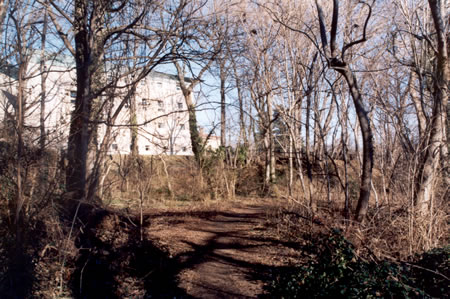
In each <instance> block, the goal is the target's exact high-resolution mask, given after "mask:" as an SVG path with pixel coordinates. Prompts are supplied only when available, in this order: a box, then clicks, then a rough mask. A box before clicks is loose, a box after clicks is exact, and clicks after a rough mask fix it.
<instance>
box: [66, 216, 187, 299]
mask: <svg viewBox="0 0 450 299" xmlns="http://www.w3.org/2000/svg"><path fill="white" fill-rule="evenodd" d="M89 218H90V219H89V222H88V225H87V226H86V227H84V228H83V233H81V234H80V236H79V237H78V238H77V240H76V245H77V247H78V248H79V250H80V254H79V257H78V259H77V260H76V262H75V264H74V267H75V270H74V272H73V274H72V276H71V280H70V287H71V289H72V293H73V294H74V296H75V297H76V298H124V297H131V298H189V296H188V295H187V294H186V293H185V292H184V291H183V290H182V289H180V288H178V286H177V277H176V275H177V271H176V269H177V267H176V263H175V262H174V261H173V259H171V258H170V255H169V254H168V253H167V252H165V251H163V250H161V249H160V248H158V247H156V246H155V245H154V244H153V243H152V242H150V241H148V240H142V241H141V237H140V229H139V227H138V226H136V225H135V224H134V223H135V222H136V219H131V218H130V217H125V216H123V215H119V214H118V213H115V212H111V211H106V210H102V211H96V212H93V215H91V216H90V217H89ZM133 220H134V221H133ZM105 221H106V222H107V224H108V225H109V227H108V229H105V228H104V227H102V225H103V224H104V222H105Z"/></svg>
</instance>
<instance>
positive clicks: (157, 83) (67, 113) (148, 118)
mask: <svg viewBox="0 0 450 299" xmlns="http://www.w3.org/2000/svg"><path fill="white" fill-rule="evenodd" d="M75 75H76V74H75V69H74V66H73V63H71V62H70V60H68V59H66V60H65V59H61V58H60V57H53V58H52V59H48V60H46V62H45V71H44V76H45V94H44V95H43V92H42V90H43V88H42V86H43V85H42V66H40V64H39V62H38V61H37V60H35V61H31V62H30V63H29V67H28V71H27V76H26V80H25V81H24V82H25V83H26V86H25V91H26V92H25V96H24V140H25V141H26V142H27V143H29V144H32V145H36V146H37V145H38V142H39V139H40V136H41V124H42V123H44V124H45V132H46V134H45V137H46V138H45V140H46V147H47V148H53V149H59V150H64V149H65V148H66V147H67V140H68V137H69V129H70V119H71V113H72V111H73V109H74V106H75V98H76V85H75V78H76V76H75ZM122 81H124V80H119V81H118V82H117V86H126V84H125V83H124V82H122ZM17 85H18V78H17V72H16V70H15V69H14V68H13V67H8V68H5V67H3V68H1V69H0V121H1V122H2V124H3V127H4V128H5V130H6V128H7V127H8V125H7V124H8V122H11V120H13V119H14V115H15V111H16V108H17V103H16V102H17V101H16V99H17ZM122 89H123V88H122ZM100 100H101V101H102V100H104V99H103V97H102V98H100ZM122 100H123V97H121V96H120V95H119V93H116V96H114V97H113V98H112V99H111V98H109V100H108V103H109V104H108V105H107V107H105V108H104V109H103V110H104V111H103V113H102V114H101V117H100V118H101V119H99V126H98V137H97V138H98V144H100V143H101V142H102V140H103V137H104V135H105V132H106V128H107V127H106V126H110V127H111V136H112V141H111V142H110V146H109V149H108V154H129V153H130V152H131V136H132V134H133V133H132V132H135V133H137V149H138V152H139V154H141V155H159V154H168V155H192V149H191V140H190V133H189V124H188V113H187V107H186V103H185V100H184V96H183V94H182V91H181V88H180V86H179V81H178V79H177V77H176V76H174V75H169V74H165V73H160V72H152V73H150V74H149V75H148V76H147V77H145V78H144V79H143V80H141V81H140V82H139V83H138V85H137V87H136V92H135V93H134V96H133V101H134V102H135V107H136V109H135V110H136V113H135V117H134V118H133V119H134V122H131V119H132V115H131V112H130V104H131V103H126V104H125V105H124V106H123V108H122V109H121V111H120V113H119V115H118V117H117V118H116V121H115V122H114V123H108V124H106V123H107V122H106V121H104V120H105V119H107V116H108V113H110V112H111V111H114V109H116V108H117V107H118V106H119V105H120V103H121V102H122ZM131 123H133V124H135V126H131Z"/></svg>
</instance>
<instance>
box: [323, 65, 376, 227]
mask: <svg viewBox="0 0 450 299" xmlns="http://www.w3.org/2000/svg"><path fill="white" fill-rule="evenodd" d="M331 63H332V64H331V67H332V68H334V69H335V70H337V71H338V72H339V73H341V74H342V75H343V76H344V78H345V80H346V82H347V85H348V87H349V89H350V94H351V95H352V99H353V103H354V105H355V110H356V114H357V116H358V121H359V125H360V129H361V134H362V140H363V161H362V162H363V165H362V175H361V186H360V193H359V199H358V205H357V207H356V214H355V220H356V221H358V222H360V221H362V220H363V219H364V217H365V216H366V214H367V209H368V207H369V199H370V189H371V186H372V168H373V134H372V128H371V127H370V120H369V116H368V114H367V111H366V109H365V108H364V105H363V101H362V96H361V93H360V92H359V88H358V82H357V81H356V78H355V76H354V74H353V73H352V71H351V70H350V69H349V67H348V66H347V65H342V63H339V62H336V61H332V62H331Z"/></svg>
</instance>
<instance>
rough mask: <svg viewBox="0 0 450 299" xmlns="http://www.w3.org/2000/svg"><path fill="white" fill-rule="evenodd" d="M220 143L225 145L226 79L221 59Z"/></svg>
mask: <svg viewBox="0 0 450 299" xmlns="http://www.w3.org/2000/svg"><path fill="white" fill-rule="evenodd" d="M219 67H220V70H219V71H220V145H221V146H225V145H226V140H225V139H226V106H225V100H226V97H225V80H226V75H227V74H226V70H225V63H224V61H222V62H221V63H220V66H219Z"/></svg>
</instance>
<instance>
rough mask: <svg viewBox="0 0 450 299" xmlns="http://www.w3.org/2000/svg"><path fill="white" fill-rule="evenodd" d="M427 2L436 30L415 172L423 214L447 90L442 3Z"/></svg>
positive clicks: (429, 200)
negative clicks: (428, 106)
mask: <svg viewBox="0 0 450 299" xmlns="http://www.w3.org/2000/svg"><path fill="white" fill-rule="evenodd" d="M428 3H429V5H430V9H431V15H432V17H433V22H434V27H435V29H436V36H437V54H436V56H437V57H436V58H437V61H436V69H435V73H434V82H433V83H434V85H433V101H434V104H433V112H432V116H431V126H430V137H429V141H428V144H427V147H426V151H425V155H424V158H423V164H422V166H421V169H420V171H419V177H418V181H417V183H418V184H417V185H418V186H417V191H416V192H417V194H416V197H415V205H416V207H417V209H418V212H419V213H421V214H423V215H425V214H427V213H428V212H429V208H430V206H431V203H432V200H433V195H434V185H435V183H436V180H437V178H438V175H439V170H438V169H439V166H440V159H441V152H442V147H444V146H446V144H445V139H446V136H445V126H446V124H445V122H446V120H447V115H446V113H447V111H446V109H447V102H448V92H447V88H448V79H449V69H448V52H447V50H448V49H447V37H446V35H445V34H446V31H445V26H444V21H443V18H442V5H443V4H442V3H441V1H439V0H429V1H428ZM447 163H448V162H447Z"/></svg>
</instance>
